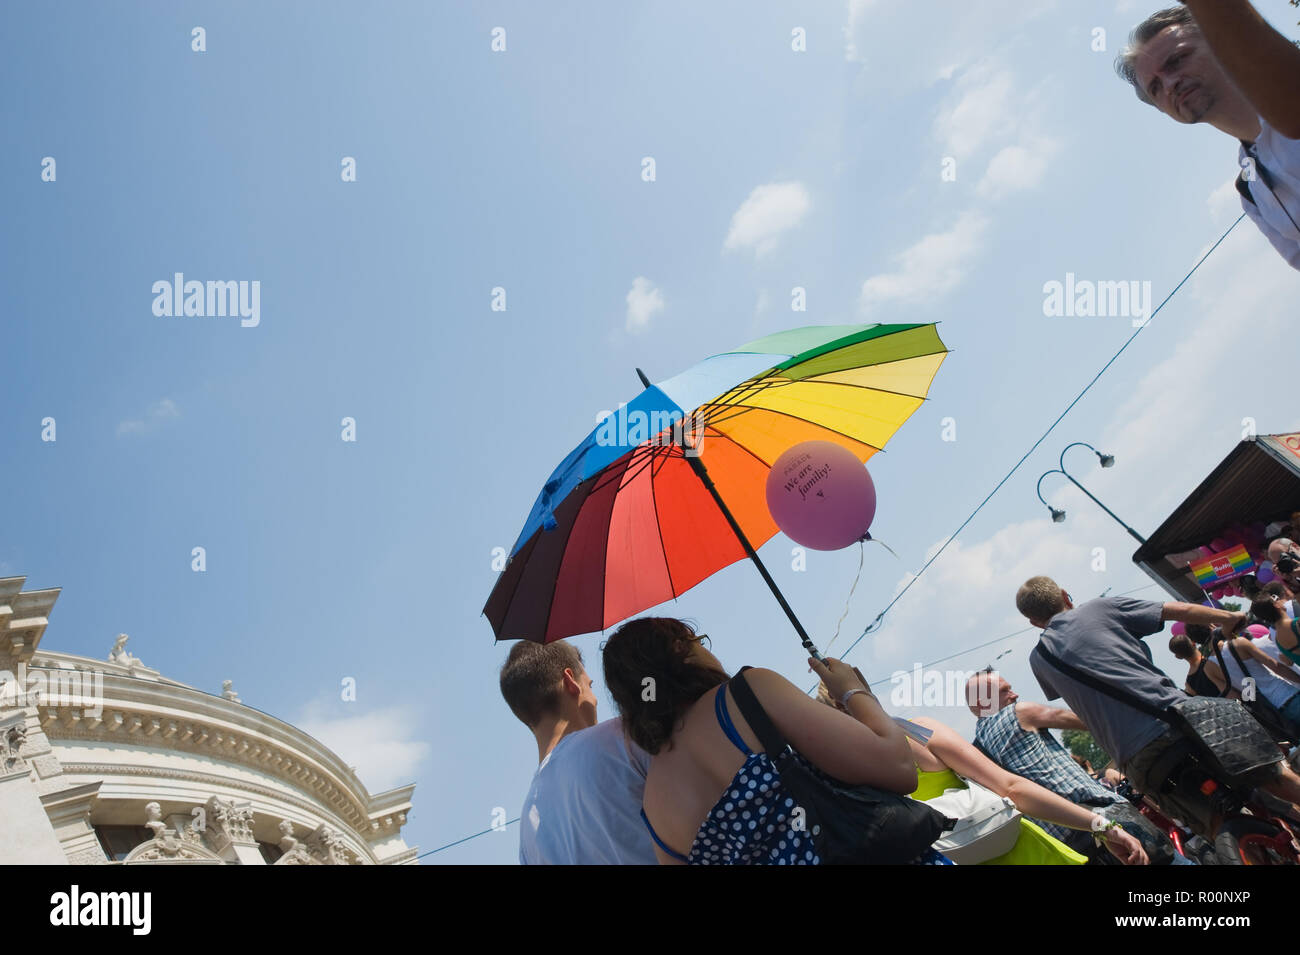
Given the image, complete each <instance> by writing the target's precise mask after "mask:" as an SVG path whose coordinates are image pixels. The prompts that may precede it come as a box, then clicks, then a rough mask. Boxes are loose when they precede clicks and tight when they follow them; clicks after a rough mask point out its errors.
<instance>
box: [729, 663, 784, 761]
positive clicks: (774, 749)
mask: <svg viewBox="0 0 1300 955" xmlns="http://www.w3.org/2000/svg"><path fill="white" fill-rule="evenodd" d="M749 669H752V668H751V667H741V669H740V672H739V673H737V674H736V675H735V676H733V677H732V678H731V683H730V684H729V685H730V687H731V695H732V696H734V697H735V698H736V704H737V705H738V706H739V707H740V713H741V715H742V716H744V717H745V722H746V723H748V724H749V728H750V729H752V730H753V731H754V735H755V736H757V737H758V741H759V742H760V743H762V744H763V749H764V750H765V751H766V752H767V755H768V756H770V757H772V759H776V757H777V756H778V755H779V754H780V753H781V752H782V751H783V750H785V749H786V748H787V747H788V746H789V744H788V743H787V742H786V741H785V737H783V736H782V735H781V732H780V731H779V730H778V729H777V728H776V726H775V725H774V724H773V723H772V719H771V717H769V716H768V715H767V711H766V710H764V709H763V704H761V703H759V702H758V697H757V696H755V695H754V691H753V689H752V688H751V687H750V685H749V684H748V683H747V682H745V671H746V670H749Z"/></svg>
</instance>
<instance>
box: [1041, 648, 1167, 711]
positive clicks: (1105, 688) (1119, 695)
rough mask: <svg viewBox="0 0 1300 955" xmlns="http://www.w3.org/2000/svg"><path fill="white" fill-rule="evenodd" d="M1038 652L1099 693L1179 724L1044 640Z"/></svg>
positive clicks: (1065, 672)
mask: <svg viewBox="0 0 1300 955" xmlns="http://www.w3.org/2000/svg"><path fill="white" fill-rule="evenodd" d="M1038 652H1039V653H1040V654H1041V655H1042V657H1043V659H1044V660H1046V661H1047V662H1048V663H1050V664H1051V665H1052V666H1054V667H1056V669H1058V670H1060V671H1061V672H1062V673H1064V674H1065V675H1066V676H1068V677H1072V678H1073V679H1074V680H1076V681H1077V682H1079V683H1082V684H1083V685H1084V686H1087V687H1091V688H1092V689H1094V690H1096V691H1097V692H1098V693H1101V694H1104V695H1105V696H1109V697H1110V698H1111V699H1112V700H1118V701H1119V702H1121V703H1124V704H1127V705H1128V706H1131V707H1133V709H1135V710H1137V711H1138V712H1140V713H1145V714H1147V716H1154V717H1156V718H1157V719H1160V720H1163V721H1164V722H1166V723H1168V724H1169V725H1170V726H1174V727H1177V726H1179V723H1178V718H1177V717H1175V716H1172V715H1171V714H1170V713H1169V712H1167V711H1166V710H1162V709H1160V708H1159V707H1158V706H1152V705H1151V704H1150V703H1148V702H1147V701H1146V700H1142V699H1139V698H1138V697H1136V696H1134V695H1133V694H1132V693H1126V692H1125V691H1123V690H1121V689H1120V688H1119V687H1116V686H1111V685H1109V684H1106V683H1103V682H1102V681H1101V680H1098V679H1097V678H1096V677H1095V676H1093V675H1092V674H1090V673H1085V672H1083V671H1082V670H1080V669H1079V668H1078V667H1076V666H1072V665H1071V664H1069V663H1066V662H1065V661H1064V660H1062V659H1061V658H1060V657H1058V656H1057V655H1056V654H1055V653H1053V652H1052V651H1051V650H1049V649H1047V646H1046V645H1045V644H1044V643H1043V641H1042V640H1039V641H1038Z"/></svg>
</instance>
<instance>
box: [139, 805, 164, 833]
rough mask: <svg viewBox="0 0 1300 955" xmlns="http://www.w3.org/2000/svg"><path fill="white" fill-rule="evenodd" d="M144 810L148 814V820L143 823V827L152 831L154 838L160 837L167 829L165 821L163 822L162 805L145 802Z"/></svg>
mask: <svg viewBox="0 0 1300 955" xmlns="http://www.w3.org/2000/svg"><path fill="white" fill-rule="evenodd" d="M144 811H145V812H147V813H148V814H149V820H148V821H147V822H146V823H145V824H144V825H145V828H146V829H148V830H149V831H150V832H152V833H153V837H154V838H155V839H161V838H162V836H163V833H164V832H166V831H167V823H165V822H163V817H162V806H160V805H159V804H158V803H156V802H151V803H146V804H145V807H144Z"/></svg>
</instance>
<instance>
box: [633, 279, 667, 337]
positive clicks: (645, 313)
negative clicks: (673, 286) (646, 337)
mask: <svg viewBox="0 0 1300 955" xmlns="http://www.w3.org/2000/svg"><path fill="white" fill-rule="evenodd" d="M663 310H664V293H663V292H662V291H661V290H660V289H659V287H658V286H656V285H655V284H654V282H651V281H650V280H649V279H648V278H646V277H645V276H644V275H638V276H637V277H636V278H634V279H633V280H632V288H631V289H630V290H629V291H628V293H627V330H628V331H629V332H633V333H636V332H643V331H645V330H646V328H648V327H649V325H650V319H651V318H653V317H654V316H655V315H657V314H658V313H659V312H662V311H663Z"/></svg>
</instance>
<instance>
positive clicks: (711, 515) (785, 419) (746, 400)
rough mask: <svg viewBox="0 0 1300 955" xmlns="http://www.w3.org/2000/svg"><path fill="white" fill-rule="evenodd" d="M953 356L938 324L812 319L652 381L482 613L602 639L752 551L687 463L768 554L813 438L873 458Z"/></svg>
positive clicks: (575, 454)
mask: <svg viewBox="0 0 1300 955" xmlns="http://www.w3.org/2000/svg"><path fill="white" fill-rule="evenodd" d="M946 354H947V349H946V348H945V347H944V345H943V342H942V341H940V340H939V335H938V331H937V330H936V328H935V326H934V325H837V326H825V325H822V326H809V327H806V328H796V329H792V330H790V331H785V332H780V333H778V334H775V335H769V336H768V337H766V338H761V339H759V340H758V341H754V342H750V343H749V344H747V345H742V346H741V347H740V348H737V349H735V350H734V351H730V352H725V353H723V354H721V355H714V356H713V357H712V358H708V359H706V360H705V361H703V362H701V363H700V364H698V365H696V366H694V367H693V368H691V369H690V370H688V371H686V372H683V373H682V374H680V375H677V376H675V377H673V378H669V379H668V380H667V381H663V382H660V383H659V384H657V385H650V386H648V387H647V388H646V389H645V390H644V391H643V392H642V393H641V394H640V395H639V396H637V397H636V398H635V399H633V400H632V401H630V402H628V403H627V404H626V405H625V406H624V407H622V408H620V409H619V410H618V411H617V412H616V413H614V414H612V415H610V416H609V417H608V418H606V419H604V420H603V421H602V422H601V423H600V424H599V425H597V426H596V428H595V429H594V430H593V431H592V432H591V434H589V435H588V436H587V438H586V439H585V440H584V441H583V442H582V443H581V444H579V445H578V446H577V447H576V448H574V450H573V451H572V452H570V453H569V455H568V456H567V457H566V458H565V459H564V460H563V461H562V462H560V465H559V467H557V468H556V469H555V471H554V472H553V473H552V474H551V477H550V479H549V480H548V481H547V482H546V484H545V486H544V487H543V489H542V493H541V494H540V495H539V496H538V498H537V501H536V502H535V503H534V504H533V508H532V511H531V512H530V513H529V515H528V520H527V521H526V522H525V524H524V527H523V530H522V531H521V532H520V534H519V538H518V539H517V540H516V541H515V545H514V547H513V548H512V549H511V553H510V560H509V562H508V563H507V564H506V567H505V569H504V570H503V571H502V572H501V575H500V577H499V578H498V579H497V583H496V586H495V587H494V588H493V589H492V593H491V595H490V596H489V598H488V602H487V606H486V607H484V613H485V614H486V615H487V617H488V620H489V621H490V622H491V624H492V628H493V630H494V632H495V633H496V636H497V639H499V640H510V639H520V638H522V639H528V640H534V641H536V642H539V643H549V642H550V641H552V640H559V639H561V638H563V637H569V636H574V635H576V634H581V633H591V632H594V631H598V630H604V629H606V628H607V627H609V626H611V625H612V624H615V623H618V622H619V621H621V620H624V619H626V618H627V617H630V616H632V615H633V614H636V613H639V612H641V611H643V610H646V609H648V608H650V607H653V606H655V605H656V604H659V603H662V602H663V601H665V600H668V599H670V598H672V597H676V596H678V595H680V594H682V593H684V592H686V591H687V590H689V589H690V588H691V587H694V586H695V585H696V584H698V583H699V582H700V581H702V580H704V579H705V578H706V577H708V576H710V575H711V574H714V573H716V572H717V571H719V570H721V569H722V568H723V567H726V566H727V565H729V564H731V563H734V562H735V561H737V560H740V559H741V558H743V557H745V556H746V552H745V549H744V547H743V546H742V544H741V542H740V540H739V539H738V538H737V536H736V534H735V533H734V532H733V530H732V528H731V526H730V525H729V523H728V521H727V519H726V517H725V516H724V515H723V513H722V511H721V510H720V508H719V506H718V503H717V501H716V500H715V499H714V497H713V496H712V494H711V493H710V492H709V490H708V489H707V488H706V487H705V485H704V483H703V482H702V481H701V479H700V477H699V476H698V474H697V473H696V471H695V470H694V469H693V468H692V467H691V466H690V465H691V462H690V461H688V459H687V457H686V455H687V454H692V455H698V457H699V462H702V463H703V464H704V465H705V467H706V468H707V470H708V475H709V477H711V478H712V480H713V482H714V484H715V485H716V489H717V492H718V494H719V496H720V497H721V499H722V500H723V501H725V503H726V506H727V508H728V509H729V510H730V511H731V514H732V516H733V517H734V519H735V521H736V523H737V525H738V526H739V528H740V529H741V530H742V531H743V533H744V535H745V536H746V537H747V538H748V540H749V541H750V542H752V544H753V546H754V547H755V548H757V547H759V546H761V545H762V544H763V543H764V542H765V541H767V540H769V539H770V538H771V537H772V536H773V535H774V534H775V533H776V531H777V527H776V524H775V523H774V522H773V520H772V517H771V515H770V514H769V513H768V510H767V502H766V491H765V488H766V481H767V475H768V471H769V470H770V469H771V466H772V463H773V462H774V461H775V460H776V459H777V458H778V457H780V455H781V454H782V453H783V452H784V451H785V450H787V449H788V448H790V447H792V446H793V445H795V444H798V443H800V442H802V441H810V440H823V441H833V442H835V443H837V444H840V445H842V446H844V447H845V448H848V449H849V450H850V451H852V452H853V453H854V454H855V455H856V456H857V458H858V460H860V461H863V462H866V461H867V460H868V459H869V458H870V457H871V456H872V455H873V454H875V453H876V452H877V451H878V450H880V449H881V448H883V447H884V446H885V443H886V442H887V441H888V440H889V438H890V437H892V436H893V434H894V432H895V431H897V430H898V428H899V427H900V426H901V425H902V424H903V422H904V421H906V420H907V419H908V418H909V417H910V416H911V415H912V413H913V412H914V411H916V409H917V408H919V407H920V405H921V402H922V401H924V400H925V396H926V393H927V392H928V391H929V388H930V383H931V382H932V381H933V380H934V376H935V374H936V373H937V372H938V370H939V365H940V364H941V363H942V362H943V359H944V356H945V355H946Z"/></svg>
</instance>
